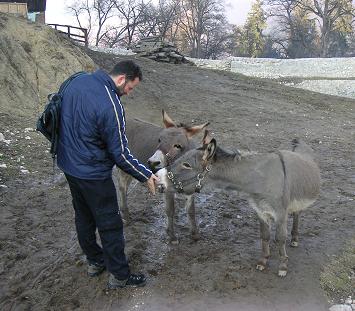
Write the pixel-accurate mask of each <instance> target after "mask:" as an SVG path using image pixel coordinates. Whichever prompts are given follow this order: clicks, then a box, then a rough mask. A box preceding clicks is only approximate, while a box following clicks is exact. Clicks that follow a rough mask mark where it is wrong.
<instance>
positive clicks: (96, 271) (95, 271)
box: [88, 263, 106, 277]
mask: <svg viewBox="0 0 355 311" xmlns="http://www.w3.org/2000/svg"><path fill="white" fill-rule="evenodd" d="M105 270H106V267H105V265H103V264H99V263H89V264H88V276H90V277H95V276H98V275H100V274H101V273H102V272H104V271H105Z"/></svg>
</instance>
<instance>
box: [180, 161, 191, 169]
mask: <svg viewBox="0 0 355 311" xmlns="http://www.w3.org/2000/svg"><path fill="white" fill-rule="evenodd" d="M182 167H183V168H187V169H191V168H192V167H191V165H190V163H187V162H184V163H182Z"/></svg>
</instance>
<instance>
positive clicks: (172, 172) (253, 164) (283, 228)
mask: <svg viewBox="0 0 355 311" xmlns="http://www.w3.org/2000/svg"><path fill="white" fill-rule="evenodd" d="M158 176H159V177H160V184H161V186H162V187H163V188H164V187H167V186H169V185H170V186H171V184H172V185H173V186H174V188H175V189H176V191H178V192H182V193H185V194H192V193H194V192H199V191H200V189H201V188H202V187H203V184H204V182H210V183H213V184H214V185H215V186H217V187H219V188H225V189H234V190H238V191H243V192H245V193H247V194H249V197H250V199H249V204H250V206H251V207H252V208H253V209H254V210H255V211H256V213H257V214H258V217H259V220H260V236H261V245H262V255H261V258H260V259H259V261H258V264H257V266H256V268H257V269H258V270H264V269H265V268H266V265H267V261H268V258H269V257H270V249H269V242H270V229H271V220H274V221H275V223H276V243H277V245H278V250H279V256H280V264H279V270H278V275H279V276H280V277H283V276H286V274H287V262H288V257H287V254H286V249H285V243H286V237H287V215H288V214H289V213H293V226H292V232H291V235H292V240H291V246H293V247H297V246H298V223H299V212H300V211H301V210H304V209H306V208H307V207H308V206H310V205H311V204H312V203H314V202H315V200H316V199H317V197H318V195H319V189H320V174H319V169H318V165H317V164H316V163H315V161H314V156H313V151H312V149H311V148H310V147H309V146H307V145H306V144H305V143H304V142H302V141H300V140H298V139H295V140H293V141H292V151H288V150H279V151H276V152H272V153H250V152H248V153H245V154H243V153H241V152H240V151H237V152H234V153H232V152H229V151H226V150H224V149H222V148H220V147H217V144H216V140H215V139H211V138H210V137H209V136H208V135H205V138H204V146H203V147H201V148H198V149H195V150H191V151H189V152H187V153H186V154H184V155H183V156H181V157H180V158H179V159H177V160H176V161H175V162H174V163H173V164H172V165H171V166H169V167H167V168H166V169H162V170H160V171H159V172H158Z"/></svg>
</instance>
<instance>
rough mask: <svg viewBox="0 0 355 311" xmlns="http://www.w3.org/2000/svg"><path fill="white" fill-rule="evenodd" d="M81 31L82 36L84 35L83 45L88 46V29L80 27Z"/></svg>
mask: <svg viewBox="0 0 355 311" xmlns="http://www.w3.org/2000/svg"><path fill="white" fill-rule="evenodd" d="M82 31H84V36H85V47H88V46H89V42H88V30H87V29H85V28H82Z"/></svg>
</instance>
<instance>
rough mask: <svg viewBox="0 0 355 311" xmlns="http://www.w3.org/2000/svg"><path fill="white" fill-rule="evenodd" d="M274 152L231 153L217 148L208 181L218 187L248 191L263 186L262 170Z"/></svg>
mask: <svg viewBox="0 0 355 311" xmlns="http://www.w3.org/2000/svg"><path fill="white" fill-rule="evenodd" d="M275 156H276V157H277V155H276V154H258V153H252V152H247V153H242V155H240V154H233V153H230V152H228V151H226V150H223V149H222V148H218V149H217V152H216V155H215V161H214V163H212V167H211V172H210V173H209V176H208V177H209V179H210V181H211V182H212V183H213V184H215V185H216V186H217V187H218V188H224V189H225V188H228V189H234V190H238V191H245V192H249V193H253V192H259V191H261V190H262V189H261V188H263V187H264V181H265V180H264V178H265V176H264V172H265V167H267V166H268V165H269V163H270V160H271V159H272V158H275Z"/></svg>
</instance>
